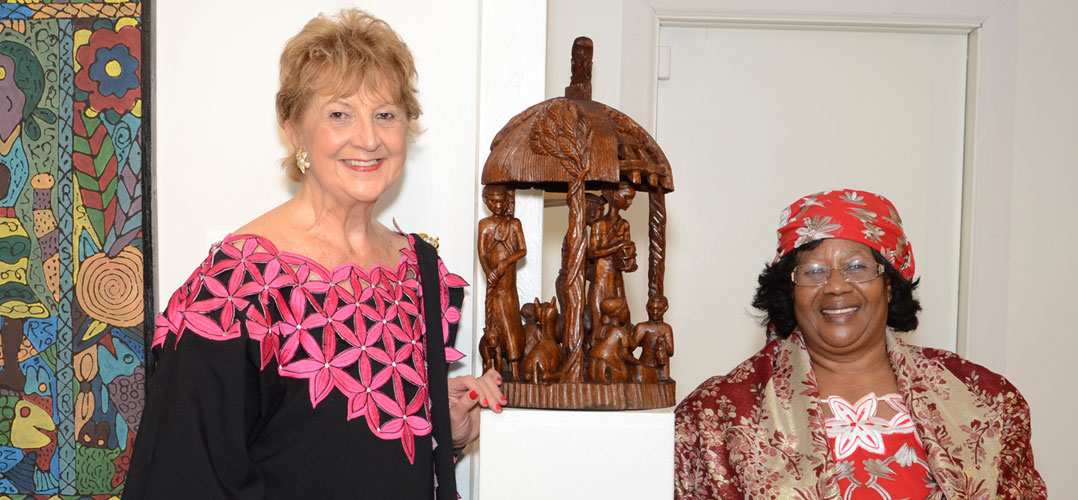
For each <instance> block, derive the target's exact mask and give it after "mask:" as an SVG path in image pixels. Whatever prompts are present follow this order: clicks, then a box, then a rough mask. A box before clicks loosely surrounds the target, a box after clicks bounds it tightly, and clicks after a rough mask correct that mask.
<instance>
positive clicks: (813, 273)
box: [790, 261, 883, 286]
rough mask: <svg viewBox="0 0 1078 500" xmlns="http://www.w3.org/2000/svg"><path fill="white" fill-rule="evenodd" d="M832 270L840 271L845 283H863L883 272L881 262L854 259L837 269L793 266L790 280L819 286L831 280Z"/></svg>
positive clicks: (810, 265) (816, 265)
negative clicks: (870, 262)
mask: <svg viewBox="0 0 1078 500" xmlns="http://www.w3.org/2000/svg"><path fill="white" fill-rule="evenodd" d="M833 271H838V272H840V273H842V279H844V280H846V282H847V283H863V282H866V281H872V280H874V279H876V278H879V277H880V275H881V274H883V264H880V263H878V262H873V263H872V264H869V263H866V262H861V261H854V262H850V263H849V264H846V265H844V266H842V267H841V268H839V269H831V268H830V267H827V266H823V265H820V264H806V265H803V266H797V267H795V268H794V271H793V272H792V273H790V280H792V281H793V282H794V284H795V285H797V286H820V285H824V284H826V283H827V282H829V281H831V273H832V272H833Z"/></svg>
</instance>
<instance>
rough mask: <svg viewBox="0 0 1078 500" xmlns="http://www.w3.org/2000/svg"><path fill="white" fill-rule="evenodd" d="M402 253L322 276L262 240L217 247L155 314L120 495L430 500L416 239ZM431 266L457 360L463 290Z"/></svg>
mask: <svg viewBox="0 0 1078 500" xmlns="http://www.w3.org/2000/svg"><path fill="white" fill-rule="evenodd" d="M401 254H402V255H401V258H400V261H399V262H398V263H397V265H396V267H395V268H389V267H386V266H380V265H377V266H374V267H372V268H371V269H362V268H360V267H358V266H356V265H353V264H344V265H341V266H339V267H337V268H335V269H327V268H325V267H323V266H321V265H320V264H318V263H317V262H315V261H313V260H311V259H309V258H307V257H304V256H302V255H298V254H293V253H288V252H281V251H278V250H277V249H276V247H274V245H273V244H272V243H271V242H270V241H268V240H266V239H264V238H261V237H258V236H252V235H241V236H231V235H230V236H229V237H227V238H226V239H225V240H224V241H223V242H221V243H219V244H217V245H214V247H213V248H212V249H211V251H210V255H209V257H207V258H206V260H205V261H204V262H203V263H202V265H200V266H199V268H198V269H196V270H195V272H194V273H193V274H192V275H191V277H190V278H188V280H187V281H186V282H185V283H184V285H183V286H181V287H180V289H179V290H177V291H176V292H175V294H173V296H172V298H171V299H170V300H169V303H168V307H167V308H166V310H165V312H164V313H163V314H161V316H159V317H158V319H157V325H156V331H155V335H154V340H153V354H152V355H153V359H152V361H151V362H152V363H153V364H154V365H155V371H154V374H153V376H151V377H150V379H149V381H148V383H147V401H146V410H145V413H144V414H143V420H142V424H141V428H140V432H139V436H138V440H137V441H136V443H135V450H134V457H133V458H132V464H131V469H130V472H129V474H128V482H127V485H126V487H125V494H124V498H125V499H140V498H152V499H165V498H185V499H187V498H199V499H212V498H234V499H260V500H261V499H270V498H282V499H285V498H287V499H293V498H416V499H419V498H423V499H429V498H431V492H432V491H433V481H434V479H433V478H434V474H433V467H434V466H433V461H432V450H433V448H434V447H435V446H436V444H435V443H434V442H433V440H432V438H431V429H432V425H431V418H430V414H431V400H430V397H429V394H428V384H427V363H426V347H425V346H426V343H425V331H424V330H425V322H424V321H423V317H424V316H423V311H422V309H423V301H422V287H421V286H420V283H419V268H418V264H417V260H416V253H415V240H414V236H409V248H407V249H403V250H401ZM438 271H439V272H438V275H439V281H440V283H439V287H438V289H439V290H440V304H441V306H442V314H441V318H442V331H441V332H439V333H441V334H442V335H443V339H444V340H445V345H446V346H447V347H446V348H445V358H446V360H447V361H450V362H452V361H456V360H459V359H461V358H462V357H463V355H462V354H461V353H460V352H459V351H457V350H455V349H453V348H452V347H449V346H451V345H452V336H453V334H454V331H455V328H456V323H457V322H458V321H459V319H460V311H459V309H458V308H457V307H454V306H452V305H450V300H449V295H450V294H449V290H450V288H460V287H463V286H466V285H467V284H466V283H465V282H464V280H463V279H461V278H460V277H459V276H457V275H454V274H451V273H449V272H448V271H447V270H446V268H445V265H444V264H443V263H442V262H441V260H440V259H439V260H438ZM446 445H447V446H448V445H449V444H448V443H447V444H446Z"/></svg>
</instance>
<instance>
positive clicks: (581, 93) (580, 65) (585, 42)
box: [565, 36, 594, 101]
mask: <svg viewBox="0 0 1078 500" xmlns="http://www.w3.org/2000/svg"><path fill="white" fill-rule="evenodd" d="M593 47H594V44H593V43H592V41H591V39H590V38H588V37H586V36H581V37H577V39H576V40H574V41H573V62H572V77H571V78H570V80H569V86H568V87H565V97H566V99H581V100H588V101H590V100H591V54H592V51H593Z"/></svg>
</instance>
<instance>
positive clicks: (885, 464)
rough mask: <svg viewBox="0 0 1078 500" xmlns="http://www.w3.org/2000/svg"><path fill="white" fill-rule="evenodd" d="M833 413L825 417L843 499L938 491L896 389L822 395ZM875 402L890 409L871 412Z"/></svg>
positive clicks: (916, 496) (915, 496)
mask: <svg viewBox="0 0 1078 500" xmlns="http://www.w3.org/2000/svg"><path fill="white" fill-rule="evenodd" d="M824 401H825V402H826V403H827V404H828V406H829V407H830V408H831V413H833V414H834V417H831V418H828V419H826V421H825V428H826V429H827V438H828V440H829V441H830V442H831V445H832V449H833V451H834V456H835V461H836V463H835V465H836V469H837V471H838V477H839V488H840V489H841V490H842V492H843V496H842V498H843V499H849V500H877V499H879V500H891V499H893V498H903V499H906V500H921V499H925V498H929V497H930V496H931V495H933V494H936V495H938V494H939V488H938V487H937V485H936V482H935V479H934V478H933V477H932V474H931V470H930V466H929V465H928V461H927V459H926V457H925V450H924V446H923V445H922V444H921V439H920V437H919V436H918V435H917V429H916V425H914V423H913V420H912V419H911V418H910V414H909V410H908V409H907V408H906V405H905V403H903V402H902V396H901V395H899V394H888V395H886V396H880V397H878V398H877V397H876V395H875V394H873V393H868V394H866V395H865V396H864V397H862V398H861V399H860V400H858V401H857V403H854V404H851V403H850V402H849V401H846V400H845V399H843V398H842V397H840V396H831V397H829V398H827V399H826V400H824ZM878 402H883V403H885V404H887V405H888V406H890V407H891V409H893V410H894V411H895V414H894V415H893V416H892V417H891V418H883V417H879V416H877V415H876V412H877V409H878V407H879V405H878Z"/></svg>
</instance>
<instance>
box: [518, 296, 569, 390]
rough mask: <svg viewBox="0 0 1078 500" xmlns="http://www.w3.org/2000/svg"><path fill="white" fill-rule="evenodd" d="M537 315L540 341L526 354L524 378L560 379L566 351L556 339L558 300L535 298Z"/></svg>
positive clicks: (538, 380) (539, 379)
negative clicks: (541, 300) (546, 300)
mask: <svg viewBox="0 0 1078 500" xmlns="http://www.w3.org/2000/svg"><path fill="white" fill-rule="evenodd" d="M535 316H536V318H537V319H538V322H539V342H538V343H537V344H536V345H535V347H533V348H531V349H530V350H528V353H527V354H526V355H525V356H524V378H525V379H526V380H530V381H532V382H533V383H536V384H539V383H543V382H553V381H555V380H557V379H558V376H559V375H560V372H561V365H562V363H564V362H565V353H564V352H562V349H561V346H560V345H558V343H557V341H556V340H555V339H554V330H555V328H556V326H557V319H558V302H557V299H556V298H553V297H551V299H550V302H539V299H535Z"/></svg>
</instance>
